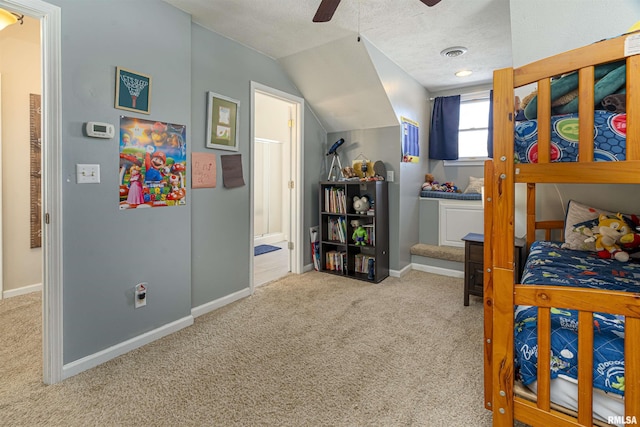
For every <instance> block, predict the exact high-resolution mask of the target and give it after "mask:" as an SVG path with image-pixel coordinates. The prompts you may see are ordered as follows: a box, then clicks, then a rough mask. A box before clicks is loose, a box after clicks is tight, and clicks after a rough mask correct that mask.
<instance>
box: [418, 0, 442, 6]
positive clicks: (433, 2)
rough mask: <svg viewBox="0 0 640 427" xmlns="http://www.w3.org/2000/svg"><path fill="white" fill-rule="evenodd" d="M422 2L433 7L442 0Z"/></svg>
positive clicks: (425, 0)
mask: <svg viewBox="0 0 640 427" xmlns="http://www.w3.org/2000/svg"><path fill="white" fill-rule="evenodd" d="M420 1H421V2H422V3H424V4H426V5H427V6H429V7H431V6H435V5H437V4H438V3H440V0H420Z"/></svg>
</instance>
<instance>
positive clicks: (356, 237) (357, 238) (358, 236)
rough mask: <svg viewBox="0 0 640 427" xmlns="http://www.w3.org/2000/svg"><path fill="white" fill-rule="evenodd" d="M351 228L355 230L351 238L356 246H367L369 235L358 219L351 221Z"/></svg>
mask: <svg viewBox="0 0 640 427" xmlns="http://www.w3.org/2000/svg"><path fill="white" fill-rule="evenodd" d="M351 226H352V227H353V228H354V230H353V234H352V235H351V238H352V239H353V241H354V242H355V244H356V245H357V246H366V244H367V243H366V242H367V239H369V233H367V230H366V229H365V228H364V227H363V226H362V224H361V223H360V221H359V220H357V219H354V220H353V221H351Z"/></svg>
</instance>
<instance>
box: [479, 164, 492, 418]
mask: <svg viewBox="0 0 640 427" xmlns="http://www.w3.org/2000/svg"><path fill="white" fill-rule="evenodd" d="M484 177H485V179H484V194H483V195H482V196H483V197H484V200H483V201H482V203H483V204H484V265H483V269H484V274H483V276H482V277H483V283H482V286H483V293H482V295H483V300H484V301H483V304H484V407H485V408H486V409H488V410H492V408H491V399H492V396H491V394H492V393H493V387H492V385H493V381H492V378H493V373H492V368H491V367H492V365H491V360H492V356H493V354H492V352H493V344H492V340H493V270H492V268H493V253H492V250H491V248H492V247H493V245H492V239H493V199H492V197H491V195H492V194H493V179H492V177H493V160H487V161H485V162H484Z"/></svg>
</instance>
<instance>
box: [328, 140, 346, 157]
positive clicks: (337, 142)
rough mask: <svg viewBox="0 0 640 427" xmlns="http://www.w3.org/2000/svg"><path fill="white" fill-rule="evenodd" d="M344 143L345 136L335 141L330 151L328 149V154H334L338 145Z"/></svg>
mask: <svg viewBox="0 0 640 427" xmlns="http://www.w3.org/2000/svg"><path fill="white" fill-rule="evenodd" d="M342 144H344V138H340V139H339V140H337V141H336V142H334V143H333V145H332V146H331V148H329V151H327V156H328V155H329V154H334V153H335V152H336V150H337V149H338V147H340V146H341V145H342Z"/></svg>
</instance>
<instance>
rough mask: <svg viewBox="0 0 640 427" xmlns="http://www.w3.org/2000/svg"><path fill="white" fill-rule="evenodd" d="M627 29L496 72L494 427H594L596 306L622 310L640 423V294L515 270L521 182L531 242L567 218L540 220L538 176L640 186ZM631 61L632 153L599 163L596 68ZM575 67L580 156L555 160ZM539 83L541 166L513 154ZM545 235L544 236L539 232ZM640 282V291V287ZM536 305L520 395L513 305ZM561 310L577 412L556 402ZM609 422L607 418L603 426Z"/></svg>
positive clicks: (637, 67) (488, 328)
mask: <svg viewBox="0 0 640 427" xmlns="http://www.w3.org/2000/svg"><path fill="white" fill-rule="evenodd" d="M628 37H633V38H634V39H635V40H636V41H637V39H638V38H640V33H638V32H636V33H632V34H626V35H622V36H620V37H616V38H613V39H608V40H604V41H600V42H597V43H594V44H592V45H589V46H586V47H583V48H579V49H575V50H572V51H568V52H565V53H562V54H559V55H556V56H553V57H549V58H546V59H543V60H540V61H537V62H534V63H531V64H529V65H526V66H523V67H520V68H515V69H514V68H506V69H501V70H497V71H495V73H494V82H493V88H494V92H493V109H494V110H493V111H494V122H493V123H494V153H493V160H489V161H487V162H486V163H485V246H484V269H485V274H484V322H485V326H484V351H485V353H484V355H485V367H484V377H485V407H486V408H487V409H489V410H491V411H493V425H494V426H511V425H513V422H514V419H517V420H520V421H522V422H524V423H527V424H530V425H533V426H591V425H593V424H594V423H596V424H598V422H596V421H594V419H593V412H592V402H593V394H594V388H593V373H592V372H593V371H592V368H593V363H594V362H593V348H594V345H593V340H594V327H593V324H594V317H593V316H594V313H597V312H604V313H615V314H618V315H622V316H625V326H624V328H625V329H624V336H625V337H626V338H625V339H624V357H625V359H624V368H625V372H624V380H625V389H624V403H623V406H624V418H623V419H620V418H618V422H619V423H623V424H627V423H633V421H636V422H637V423H639V424H640V293H638V292H623V291H607V290H596V289H588V288H582V287H563V286H549V285H544V284H534V285H531V284H527V285H523V284H517V283H514V282H515V279H514V278H515V277H516V276H515V272H514V232H515V226H514V222H515V209H514V203H515V184H516V183H524V184H526V188H527V195H526V205H527V208H526V223H527V224H526V227H527V235H526V237H527V244H528V246H530V245H531V244H532V243H533V241H534V240H535V236H536V230H537V229H545V230H546V232H545V238H546V239H549V238H550V233H549V230H550V229H552V228H562V227H563V221H536V212H535V205H536V203H535V200H536V193H535V191H536V184H537V183H545V184H550V183H593V184H613V183H626V184H640V55H637V54H633V52H631V51H629V50H627V52H626V53H625V40H626V39H627V38H628ZM616 61H624V62H623V63H626V83H625V84H626V117H627V121H626V123H627V124H626V126H627V133H626V135H627V136H626V159H625V160H624V161H615V162H613V161H610V162H605V161H594V132H593V127H594V96H595V95H594V84H595V83H594V82H595V81H596V78H595V77H594V69H596V68H597V66H599V65H600V64H609V63H613V62H616ZM573 71H577V73H578V82H579V88H578V94H579V96H578V99H579V101H578V102H579V112H578V115H579V143H578V153H579V155H578V159H579V160H578V161H576V162H568V163H564V162H552V161H551V151H552V150H551V148H550V147H551V143H550V133H551V89H550V88H551V82H552V78H554V77H557V76H561V75H565V74H567V73H571V72H573ZM532 83H533V84H537V120H538V123H537V126H538V148H537V150H538V152H537V163H526V164H525V163H516V162H515V161H514V125H515V123H514V95H515V91H514V89H515V88H518V87H522V86H526V85H529V84H532ZM538 235H540V233H538ZM639 289H640V288H639ZM517 305H527V306H535V307H538V320H537V340H538V341H537V345H538V351H537V355H538V356H539V357H538V360H537V366H538V370H537V395H534V397H531V396H529V397H527V396H525V395H521V394H519V393H517V389H518V384H517V378H516V376H517V375H516V374H517V373H516V368H515V366H514V326H515V325H514V324H515V321H514V312H515V308H514V307H515V306H517ZM554 307H562V308H563V309H568V310H576V311H578V312H579V314H578V316H579V317H578V319H579V320H578V326H577V333H578V346H577V347H578V348H577V350H578V359H579V361H580V362H579V364H578V366H577V390H578V391H577V407H578V408H577V411H576V412H572V411H569V410H564V409H563V408H561V407H559V406H557V405H554V403H553V402H552V401H551V397H550V382H551V381H552V380H551V375H550V363H551V361H550V352H551V344H550V341H551V338H550V323H551V322H550V312H552V310H553V309H554ZM603 424H604V425H606V423H603Z"/></svg>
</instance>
